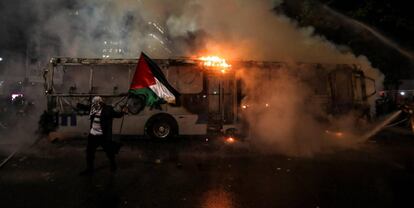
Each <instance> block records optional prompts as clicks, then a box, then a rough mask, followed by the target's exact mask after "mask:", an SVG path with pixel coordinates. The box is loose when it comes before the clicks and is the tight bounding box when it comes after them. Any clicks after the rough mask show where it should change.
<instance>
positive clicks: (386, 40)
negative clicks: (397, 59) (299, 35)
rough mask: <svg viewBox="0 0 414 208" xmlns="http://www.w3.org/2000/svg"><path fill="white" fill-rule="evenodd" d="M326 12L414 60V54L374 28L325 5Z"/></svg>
mask: <svg viewBox="0 0 414 208" xmlns="http://www.w3.org/2000/svg"><path fill="white" fill-rule="evenodd" d="M322 8H323V9H324V10H325V11H327V12H329V13H330V14H332V15H334V16H336V17H339V18H341V19H343V20H345V21H346V22H348V23H350V24H352V25H354V26H356V27H358V28H363V29H365V30H367V31H369V32H370V33H371V34H372V35H373V36H375V37H376V38H378V40H380V41H381V42H383V43H384V44H386V45H387V46H389V47H391V48H393V49H395V50H397V51H398V52H399V53H400V54H402V55H404V56H405V57H407V58H409V59H411V60H413V59H414V54H413V53H412V52H411V51H408V50H406V49H404V48H403V47H401V46H399V45H398V44H397V43H395V42H394V41H393V40H391V39H390V38H388V37H385V36H384V35H383V34H381V33H380V32H378V31H377V30H375V29H374V28H372V27H370V26H368V25H366V24H364V23H362V22H360V21H357V20H355V19H352V18H350V17H348V16H346V15H344V14H342V13H339V12H338V11H335V10H334V9H332V8H330V7H328V6H326V5H323V7H322Z"/></svg>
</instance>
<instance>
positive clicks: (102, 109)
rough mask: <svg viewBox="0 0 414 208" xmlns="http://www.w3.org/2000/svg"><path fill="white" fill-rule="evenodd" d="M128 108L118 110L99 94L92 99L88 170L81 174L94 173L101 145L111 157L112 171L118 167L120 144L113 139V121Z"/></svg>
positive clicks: (87, 151) (87, 158)
mask: <svg viewBox="0 0 414 208" xmlns="http://www.w3.org/2000/svg"><path fill="white" fill-rule="evenodd" d="M126 112H127V109H126V108H124V109H122V112H117V111H115V110H114V108H113V107H112V106H109V105H106V104H105V103H104V102H103V99H102V98H101V97H99V96H97V97H94V98H93V99H92V106H91V110H90V120H91V124H90V131H89V135H88V144H87V147H86V164H87V168H86V170H84V171H82V172H81V175H87V174H93V172H94V160H95V152H96V149H97V148H98V147H99V146H102V148H103V150H104V151H105V153H106V156H107V157H108V159H109V162H110V167H111V172H115V171H116V169H117V166H116V162H115V154H116V153H117V152H118V150H119V149H118V148H119V147H118V146H117V144H116V143H114V142H113V140H112V121H113V119H114V118H121V117H122V116H123V115H124V114H125V113H126Z"/></svg>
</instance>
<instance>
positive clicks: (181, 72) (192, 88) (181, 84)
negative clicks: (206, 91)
mask: <svg viewBox="0 0 414 208" xmlns="http://www.w3.org/2000/svg"><path fill="white" fill-rule="evenodd" d="M166 76H167V79H168V81H169V82H170V84H171V85H172V86H173V87H174V88H175V89H177V90H178V91H179V92H180V93H181V94H199V93H201V92H202V91H203V72H202V71H201V70H200V69H199V68H197V67H195V66H170V67H169V68H168V70H166Z"/></svg>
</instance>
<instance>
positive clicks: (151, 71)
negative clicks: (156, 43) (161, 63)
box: [129, 53, 179, 107]
mask: <svg viewBox="0 0 414 208" xmlns="http://www.w3.org/2000/svg"><path fill="white" fill-rule="evenodd" d="M129 93H130V94H132V95H139V96H144V97H145V104H146V105H147V106H151V107H152V106H154V105H157V104H162V103H165V102H167V103H175V101H176V99H177V97H178V96H179V93H178V91H177V90H175V89H174V88H173V87H172V86H171V85H170V84H169V83H168V81H167V79H166V78H165V76H164V74H163V73H162V71H161V69H160V67H158V65H157V64H156V63H155V62H154V61H153V60H151V59H150V58H149V57H148V56H147V55H145V54H144V53H141V57H140V58H139V61H138V65H137V67H136V69H135V74H134V77H133V79H132V82H131V86H130V88H129Z"/></svg>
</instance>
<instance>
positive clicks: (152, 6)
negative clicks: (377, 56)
mask: <svg viewBox="0 0 414 208" xmlns="http://www.w3.org/2000/svg"><path fill="white" fill-rule="evenodd" d="M279 3H280V1H270V0H226V1H221V0H208V1H202V0H176V1H170V0H72V1H66V0H42V1H37V0H28V1H26V4H25V5H24V6H22V7H25V8H26V9H27V8H31V9H30V10H31V13H32V14H33V16H34V19H35V20H36V25H34V26H32V27H30V28H28V31H27V32H28V33H30V34H31V35H30V36H31V41H32V42H33V43H34V44H33V45H35V46H36V48H35V50H34V53H36V54H37V56H41V57H43V59H47V58H49V57H52V56H73V57H103V56H105V55H108V54H109V56H110V57H117V58H136V57H137V56H138V55H139V53H140V52H141V51H145V52H147V53H148V54H149V55H150V56H151V57H154V58H173V57H180V56H194V55H206V54H214V55H219V56H223V57H225V58H227V59H238V60H267V61H283V62H287V63H295V62H311V63H344V64H358V65H360V66H361V67H362V68H363V70H364V72H365V74H366V75H367V76H370V77H372V78H374V79H376V81H377V82H376V83H377V86H376V87H377V88H379V87H380V84H381V83H382V74H381V73H380V72H379V71H378V70H377V69H374V68H372V67H371V64H370V63H369V61H368V60H367V58H365V57H363V56H358V57H357V56H355V55H354V54H353V53H352V51H350V50H349V49H347V50H344V48H346V47H343V46H337V45H335V44H333V43H332V42H330V41H328V40H326V39H325V38H324V37H323V36H319V35H316V34H315V33H314V30H313V28H312V27H306V28H300V27H298V26H297V24H296V22H295V21H294V20H291V19H289V18H288V17H286V16H283V15H280V14H276V13H275V11H274V7H275V6H277V5H278V4H279ZM109 50H111V51H109ZM115 50H116V51H115ZM105 57H106V56H105ZM304 73H305V72H304ZM280 77H282V78H283V79H279V81H280V82H278V84H277V86H274V87H278V86H279V87H281V86H284V87H286V90H285V91H280V92H283V93H281V94H280V93H279V94H269V95H268V97H269V98H270V100H269V102H271V103H270V105H272V106H275V107H276V108H275V111H274V110H272V111H271V112H267V113H266V116H265V118H266V119H261V118H260V117H257V116H249V120H250V122H255V123H257V124H262V125H257V129H256V130H257V131H256V132H259V133H258V134H256V136H257V137H261V138H264V140H268V141H273V140H274V141H283V142H268V143H270V144H274V145H276V146H279V147H282V146H289V147H293V146H295V145H294V144H295V143H301V142H297V138H298V134H299V137H301V135H309V134H307V132H313V129H315V128H320V127H319V126H317V125H315V126H314V128H313V127H312V126H313V122H306V121H308V120H310V118H309V117H308V116H306V112H304V111H302V105H303V99H302V98H303V97H304V96H301V95H302V94H303V93H304V91H303V88H301V87H300V85H297V80H295V79H294V78H292V77H290V76H288V75H284V74H281V75H280ZM245 79H246V80H245V81H246V82H249V80H248V78H245ZM282 83H283V84H282ZM293 83H295V84H293ZM252 92H253V91H252ZM250 96H251V97H254V96H255V95H254V94H252V95H250ZM286 107H289V109H285V108H286ZM281 112H283V113H284V115H283V116H277V115H279V114H280V113H281ZM259 114H260V113H259ZM259 114H256V115H259ZM284 119H285V120H284ZM275 121H277V122H278V123H285V124H286V125H284V126H283V128H274V126H273V125H271V124H272V123H275ZM301 123H302V124H305V123H306V125H298V124H301ZM299 127H304V128H303V129H301V130H299V129H298V128H299ZM298 132H299V133H298ZM300 132H302V133H300ZM292 133H293V134H292ZM315 139H316V140H315V142H314V143H303V142H302V143H303V144H306V145H305V146H315V147H314V148H311V150H310V151H311V152H313V151H315V152H316V151H318V149H319V148H321V145H319V144H321V143H324V142H325V141H322V140H317V138H315ZM307 141H309V140H307ZM279 149H286V148H279ZM287 149H291V148H287ZM299 149H302V148H299ZM304 149H306V148H304ZM298 151H300V150H298ZM298 151H289V152H298ZM306 154H308V153H306Z"/></svg>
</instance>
